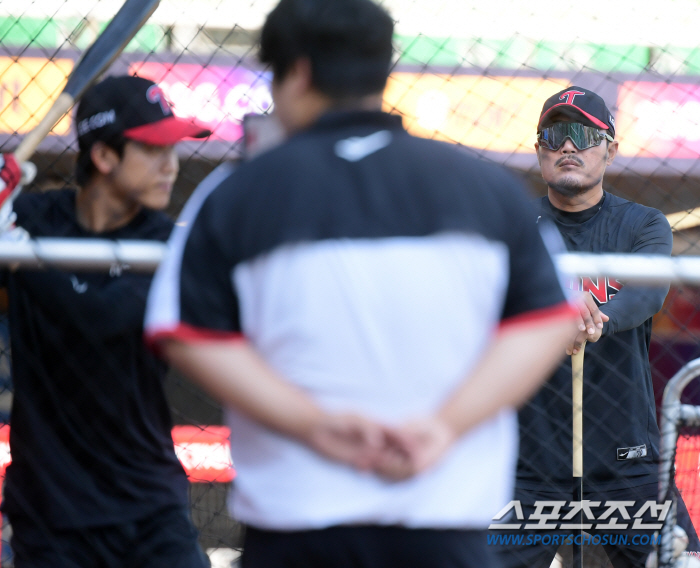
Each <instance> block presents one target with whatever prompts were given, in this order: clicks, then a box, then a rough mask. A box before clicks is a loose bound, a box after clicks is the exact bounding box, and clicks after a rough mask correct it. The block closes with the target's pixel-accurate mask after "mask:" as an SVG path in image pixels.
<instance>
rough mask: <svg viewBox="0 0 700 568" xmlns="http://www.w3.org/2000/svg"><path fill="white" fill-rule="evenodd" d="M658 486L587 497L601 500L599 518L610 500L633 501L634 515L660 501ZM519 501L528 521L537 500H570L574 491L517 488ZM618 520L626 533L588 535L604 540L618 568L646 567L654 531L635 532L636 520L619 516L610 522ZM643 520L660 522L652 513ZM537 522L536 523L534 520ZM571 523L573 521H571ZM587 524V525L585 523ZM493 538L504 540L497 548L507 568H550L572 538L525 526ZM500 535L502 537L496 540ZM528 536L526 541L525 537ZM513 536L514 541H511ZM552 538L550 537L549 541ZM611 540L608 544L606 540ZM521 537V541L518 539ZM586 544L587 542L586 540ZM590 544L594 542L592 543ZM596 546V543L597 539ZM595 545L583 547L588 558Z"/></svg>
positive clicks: (566, 533) (496, 532)
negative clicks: (651, 503) (645, 505)
mask: <svg viewBox="0 0 700 568" xmlns="http://www.w3.org/2000/svg"><path fill="white" fill-rule="evenodd" d="M657 492H658V487H657V485H656V484H655V483H652V484H648V485H642V486H638V487H632V488H629V489H619V490H610V491H606V492H605V493H600V494H596V493H593V494H585V498H586V499H587V500H590V501H599V502H601V503H602V504H601V505H600V506H598V507H592V512H593V514H594V516H595V518H596V519H598V518H600V517H601V515H603V514H604V513H605V512H606V509H607V507H606V506H605V504H604V503H605V502H607V501H629V502H634V503H635V505H634V506H631V507H630V508H629V513H630V514H634V513H635V512H636V511H637V510H639V509H640V508H641V507H642V505H643V503H645V502H647V501H656V499H657ZM515 499H516V500H518V501H520V502H521V503H522V508H523V514H524V517H525V518H526V519H527V518H529V517H530V515H531V514H532V513H533V512H535V502H537V501H540V502H541V501H570V500H571V492H570V491H564V490H559V491H552V492H549V491H533V490H527V489H522V488H516V492H515ZM612 517H615V518H616V519H617V520H618V522H619V523H623V524H627V527H628V528H627V529H625V530H611V529H600V530H598V529H596V528H592V529H587V530H586V532H587V533H588V534H589V535H590V536H591V537H593V538H595V537H597V538H598V539H600V540H601V541H602V543H601V545H602V547H603V549H604V550H605V553H606V554H607V556H608V558H609V559H610V562H611V564H612V565H613V566H614V568H644V565H645V562H646V558H647V556H648V555H649V553H650V552H651V551H652V550H653V544H652V543H651V542H650V540H651V538H652V537H653V533H654V531H653V530H641V529H640V530H633V529H631V528H630V527H631V526H632V524H633V523H632V520H631V519H629V520H627V519H624V518H622V517H621V515H620V514H619V513H615V514H614V515H611V517H610V518H609V519H608V521H607V522H610V521H611V520H612ZM642 521H643V522H644V523H654V522H658V519H654V518H653V517H652V516H651V515H650V514H649V513H647V514H645V515H644V517H643V519H642ZM530 522H535V521H530ZM569 522H571V521H569ZM584 522H587V521H585V520H584ZM490 533H491V538H492V539H494V538H499V539H500V541H499V542H498V545H497V546H496V547H495V548H496V550H497V552H498V554H499V556H500V557H501V559H502V561H503V564H504V566H506V567H507V568H549V566H550V564H551V563H552V560H553V559H554V556H555V554H556V552H557V549H558V548H559V546H560V545H561V544H562V542H563V541H564V539H565V538H567V537H569V535H571V534H572V533H571V531H568V530H546V531H542V530H528V529H525V528H524V527H523V528H521V529H520V530H518V531H510V530H508V531H503V530H492V531H490ZM496 535H499V536H498V537H496ZM523 536H524V537H525V538H524V539H523V538H522V537H523ZM509 537H510V540H508V538H509ZM545 537H549V538H545ZM557 537H558V538H557ZM606 537H607V539H608V540H607V541H606V540H605V538H606ZM516 538H519V539H520V540H515V539H516ZM580 540H582V542H586V541H585V540H583V539H580ZM589 542H590V541H589ZM592 542H593V543H595V542H596V541H595V540H593V541H592ZM594 548H595V547H594V546H586V545H584V546H583V547H582V549H583V555H584V558H586V556H587V555H590V554H592V553H594ZM563 552H564V554H565V555H566V556H569V555H571V552H572V547H571V546H567V547H566V548H565V549H564V550H563Z"/></svg>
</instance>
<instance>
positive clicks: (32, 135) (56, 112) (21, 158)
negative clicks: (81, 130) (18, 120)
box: [14, 93, 75, 163]
mask: <svg viewBox="0 0 700 568" xmlns="http://www.w3.org/2000/svg"><path fill="white" fill-rule="evenodd" d="M74 102H75V101H74V99H73V97H72V96H70V95H69V94H68V93H61V94H60V95H59V96H58V98H57V99H56V102H54V103H53V105H51V108H50V109H49V112H47V113H46V116H44V118H42V119H41V122H39V124H38V125H37V126H36V128H34V129H33V130H32V131H31V132H29V133H28V134H27V135H26V136H25V137H24V138H23V139H22V142H20V144H19V146H17V148H16V149H15V151H14V154H15V158H16V159H17V161H18V162H19V163H22V162H26V161H27V160H29V158H31V157H32V154H34V151H35V150H36V149H37V147H38V146H39V144H41V141H42V140H43V139H44V138H46V136H47V135H48V133H49V132H51V129H52V128H53V127H54V125H55V124H56V123H57V122H58V121H59V120H61V118H62V117H63V115H64V114H66V113H67V112H68V111H69V110H70V109H71V107H72V106H73V103H74Z"/></svg>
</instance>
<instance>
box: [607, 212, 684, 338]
mask: <svg viewBox="0 0 700 568" xmlns="http://www.w3.org/2000/svg"><path fill="white" fill-rule="evenodd" d="M672 248H673V235H672V233H671V226H670V225H669V223H668V220H667V219H666V217H664V215H663V214H662V213H661V212H660V211H657V210H655V209H654V210H652V211H651V212H650V213H649V214H648V215H647V216H646V217H645V218H644V220H643V222H642V223H641V225H640V227H639V229H638V230H637V234H636V235H635V239H634V244H633V247H632V250H631V251H630V252H632V253H639V254H663V255H670V254H671V249H672ZM668 290H669V286H668V285H667V286H634V285H626V286H623V288H622V289H621V290H620V291H619V292H617V294H615V296H613V297H612V298H611V299H610V300H609V301H608V302H607V304H605V305H604V306H603V307H602V308H601V311H602V312H603V313H604V314H605V315H607V316H609V317H610V321H608V322H607V323H606V324H605V326H604V327H603V335H604V336H606V335H612V334H614V333H618V332H620V331H625V330H628V329H633V328H635V327H637V326H639V325H641V324H643V323H644V322H645V321H646V320H648V319H649V318H650V317H652V316H653V315H654V314H656V313H657V312H658V311H659V310H660V309H661V306H662V305H663V303H664V299H665V298H666V294H668Z"/></svg>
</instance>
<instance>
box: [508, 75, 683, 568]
mask: <svg viewBox="0 0 700 568" xmlns="http://www.w3.org/2000/svg"><path fill="white" fill-rule="evenodd" d="M537 131H538V135H537V143H536V145H535V148H536V151H537V158H538V161H539V164H540V168H541V172H542V177H543V178H544V180H545V182H546V183H547V187H548V192H547V196H545V197H543V198H542V200H541V202H540V211H539V213H538V218H537V222H538V223H539V224H546V223H552V224H554V225H555V226H556V228H557V229H558V230H559V233H560V234H561V236H562V237H563V239H564V242H565V244H566V247H567V249H568V250H569V251H580V252H592V253H640V254H664V255H669V254H670V253H671V246H672V236H671V228H670V226H669V224H668V221H667V220H666V218H665V217H664V216H663V214H662V213H661V212H660V211H657V210H656V209H651V208H649V207H645V206H643V205H639V204H636V203H633V202H630V201H627V200H625V199H622V198H620V197H617V196H616V195H613V194H611V193H609V192H606V191H604V190H603V176H604V173H605V169H606V167H607V166H609V165H610V164H611V163H612V162H613V160H614V159H615V155H616V154H617V149H618V142H617V141H616V140H615V121H614V118H613V116H612V114H611V113H610V111H609V110H608V108H607V106H606V105H605V102H604V101H603V99H602V98H601V97H599V96H598V95H597V94H595V93H594V92H592V91H591V90H589V89H585V88H581V87H576V86H573V87H570V88H567V89H564V90H563V91H561V92H559V93H557V94H555V95H553V96H552V97H550V98H549V99H547V101H546V102H545V104H544V107H543V109H542V114H541V116H540V121H539V124H538V127H537ZM570 287H571V288H572V289H573V290H578V294H579V295H580V296H581V299H582V300H583V301H584V302H585V306H586V308H585V314H584V317H583V318H582V320H581V321H580V322H579V332H578V334H577V336H576V337H574V338H572V340H571V342H570V344H569V346H568V348H567V353H568V354H571V353H576V352H578V350H579V349H580V348H581V345H582V343H583V341H584V340H585V341H587V345H586V347H585V362H584V387H583V388H584V392H583V420H584V423H583V436H584V438H583V469H584V471H583V474H584V477H583V491H584V498H585V499H589V500H591V501H600V502H601V504H600V506H598V507H594V508H593V509H592V513H593V516H594V517H595V519H597V520H593V519H590V520H587V519H586V518H585V517H584V521H583V522H584V523H589V524H590V527H589V528H587V529H586V530H587V532H589V533H592V534H594V535H595V534H597V533H600V534H602V533H610V534H615V535H619V536H625V535H626V536H627V537H628V538H630V539H631V538H632V537H633V536H634V534H636V533H638V532H639V531H637V530H635V529H633V528H632V526H633V524H634V514H635V512H637V511H639V510H640V507H642V506H643V504H644V503H646V502H647V501H655V500H656V498H657V477H658V461H659V429H658V426H657V423H656V410H655V403H654V393H653V390H652V382H651V371H650V366H649V341H650V336H651V323H652V320H651V318H652V316H653V315H654V314H655V313H656V312H657V311H659V309H660V308H661V306H662V304H663V301H664V298H665V297H666V293H667V292H668V287H642V286H631V285H627V286H624V285H623V283H621V282H619V281H617V280H615V279H614V278H608V277H600V278H598V277H593V276H591V277H583V278H579V279H578V280H576V281H574V282H571V283H570ZM571 380H572V379H571V361H570V359H567V360H566V361H565V362H564V363H563V364H562V365H561V366H560V367H559V368H558V370H557V371H556V373H555V374H554V376H553V377H552V378H551V380H550V381H549V382H548V383H547V384H546V385H545V387H544V388H542V389H541V390H540V392H539V393H538V394H537V395H536V396H535V398H534V399H533V400H532V401H531V402H530V403H528V404H527V405H526V406H525V407H524V408H523V409H521V411H520V413H519V420H520V439H521V447H520V456H519V462H518V473H517V484H516V499H519V500H520V501H522V503H523V504H524V507H523V509H524V516H525V517H526V518H527V516H528V513H531V512H533V511H534V510H535V509H534V503H535V502H536V501H538V500H539V501H545V500H546V501H557V500H562V501H567V502H568V501H570V500H571V485H572V481H571V477H572V470H571V467H572V441H571V428H572V418H571V417H572V407H571ZM610 501H633V502H635V504H634V506H630V507H627V508H626V511H627V512H628V513H629V515H630V516H631V517H632V519H629V518H628V519H624V515H622V513H620V512H617V513H615V514H613V515H611V518H612V517H616V518H617V523H618V526H619V528H618V529H615V530H612V528H611V527H609V526H608V524H609V522H610V519H608V520H607V521H604V520H601V519H600V518H599V517H601V515H605V513H606V511H607V510H608V509H609V507H608V506H606V503H609V502H610ZM562 511H564V512H567V511H568V509H562ZM646 516H647V517H649V516H650V515H646ZM651 516H653V515H651ZM648 522H653V520H651V519H650V520H649V521H648ZM604 525H605V528H604ZM646 532H647V533H648V532H649V531H648V530H647V531H646ZM559 542H561V541H559ZM621 543H622V544H621ZM604 548H605V550H606V552H607V554H608V556H609V558H610V560H611V562H612V564H613V566H615V568H621V567H628V566H644V562H645V558H646V556H647V554H648V552H649V551H650V550H651V547H650V546H649V545H647V546H643V545H641V544H640V545H635V544H633V543H632V542H630V543H629V546H625V545H624V541H623V540H622V539H612V538H611V539H609V543H608V544H607V545H605V546H604ZM556 549H557V542H556V541H554V542H552V541H550V546H530V547H527V546H514V547H509V548H507V549H505V550H504V552H505V554H504V558H505V559H506V560H507V562H508V565H509V566H512V567H514V566H523V567H524V566H527V567H528V568H532V567H539V566H542V567H548V566H549V565H550V563H551V561H552V559H553V557H554V555H555V552H556Z"/></svg>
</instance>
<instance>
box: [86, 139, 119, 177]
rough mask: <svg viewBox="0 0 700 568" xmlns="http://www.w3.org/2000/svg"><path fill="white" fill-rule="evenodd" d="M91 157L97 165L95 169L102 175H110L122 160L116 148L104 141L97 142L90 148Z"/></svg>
mask: <svg viewBox="0 0 700 568" xmlns="http://www.w3.org/2000/svg"><path fill="white" fill-rule="evenodd" d="M90 158H91V159H92V163H93V164H94V165H95V169H96V170H97V171H98V172H100V173H101V174H102V175H109V174H110V173H112V171H113V170H114V168H115V167H117V165H118V164H119V162H120V161H121V158H120V157H119V154H118V153H117V151H116V150H115V149H114V148H111V147H109V146H107V144H105V143H104V142H95V143H94V144H93V145H92V148H90Z"/></svg>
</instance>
